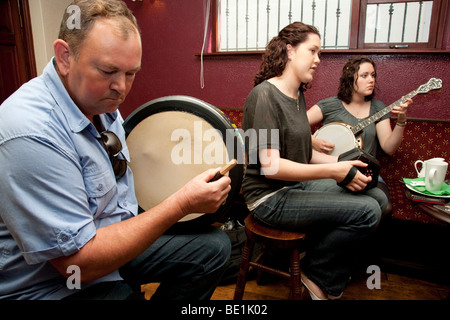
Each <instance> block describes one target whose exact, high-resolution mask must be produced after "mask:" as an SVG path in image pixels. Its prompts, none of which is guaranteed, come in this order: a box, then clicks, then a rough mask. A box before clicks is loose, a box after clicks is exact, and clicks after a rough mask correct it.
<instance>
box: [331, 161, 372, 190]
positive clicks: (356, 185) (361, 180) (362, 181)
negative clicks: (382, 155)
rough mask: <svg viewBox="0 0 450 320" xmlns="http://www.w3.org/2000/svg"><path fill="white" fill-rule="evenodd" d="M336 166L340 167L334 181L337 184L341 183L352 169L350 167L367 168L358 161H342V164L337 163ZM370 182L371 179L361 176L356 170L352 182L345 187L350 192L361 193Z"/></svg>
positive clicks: (365, 164)
mask: <svg viewBox="0 0 450 320" xmlns="http://www.w3.org/2000/svg"><path fill="white" fill-rule="evenodd" d="M337 165H338V166H340V167H341V169H340V170H339V174H338V177H337V178H336V179H335V180H336V181H337V182H341V181H343V180H344V179H345V177H346V176H347V174H348V173H349V172H350V170H351V169H352V167H367V166H368V164H367V163H364V162H362V161H360V160H354V161H342V162H338V163H337ZM370 181H372V177H367V176H365V175H364V174H362V173H361V171H359V170H358V171H357V172H356V175H355V176H354V178H353V179H352V181H350V182H349V183H348V184H347V185H346V187H347V188H348V189H349V190H350V191H361V190H363V189H364V188H365V187H366V186H367V184H368V183H369V182H370Z"/></svg>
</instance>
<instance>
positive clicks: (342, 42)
mask: <svg viewBox="0 0 450 320" xmlns="http://www.w3.org/2000/svg"><path fill="white" fill-rule="evenodd" d="M213 3H214V5H215V7H214V8H215V10H216V11H215V13H214V17H215V20H216V21H215V22H216V23H215V24H214V26H215V27H216V30H215V34H216V37H215V45H214V47H215V49H216V51H217V52H227V51H232V52H235V51H262V50H264V49H265V46H266V44H267V43H268V41H270V39H272V38H273V37H274V36H275V35H276V34H277V33H278V31H279V30H281V29H282V28H283V27H284V26H286V25H288V24H289V23H291V22H294V21H302V22H304V23H307V24H311V25H314V26H316V27H317V28H318V29H319V31H320V34H321V37H322V49H325V50H326V49H330V50H335V49H343V50H347V49H388V50H390V49H391V50H392V49H407V50H408V49H413V50H414V49H440V46H439V45H440V42H439V41H438V40H439V37H442V36H443V35H442V34H443V30H444V29H445V26H444V21H445V19H444V18H445V12H446V11H447V1H446V0H428V1H417V0H214V1H213Z"/></svg>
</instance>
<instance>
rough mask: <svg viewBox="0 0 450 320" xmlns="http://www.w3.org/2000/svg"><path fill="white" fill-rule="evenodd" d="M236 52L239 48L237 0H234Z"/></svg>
mask: <svg viewBox="0 0 450 320" xmlns="http://www.w3.org/2000/svg"><path fill="white" fill-rule="evenodd" d="M235 8H236V50H238V48H239V8H238V0H236V6H235Z"/></svg>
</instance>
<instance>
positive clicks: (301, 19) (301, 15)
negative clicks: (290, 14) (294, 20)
mask: <svg viewBox="0 0 450 320" xmlns="http://www.w3.org/2000/svg"><path fill="white" fill-rule="evenodd" d="M300 9H301V10H302V13H301V14H300V21H301V22H303V0H302V4H301V7H300Z"/></svg>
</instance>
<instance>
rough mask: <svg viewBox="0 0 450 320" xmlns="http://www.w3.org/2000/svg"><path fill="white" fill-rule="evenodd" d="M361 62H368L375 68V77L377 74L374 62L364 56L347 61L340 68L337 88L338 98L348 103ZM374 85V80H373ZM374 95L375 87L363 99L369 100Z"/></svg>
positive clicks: (350, 99) (353, 90)
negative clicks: (340, 72)
mask: <svg viewBox="0 0 450 320" xmlns="http://www.w3.org/2000/svg"><path fill="white" fill-rule="evenodd" d="M363 63H370V64H372V66H373V69H374V70H375V77H376V74H377V68H376V66H375V62H374V61H373V60H371V59H369V58H366V57H356V58H352V59H350V60H348V61H347V63H346V64H345V66H344V68H343V69H342V74H341V78H340V80H339V89H338V95H337V96H338V98H339V99H340V100H341V101H344V102H345V103H350V102H351V101H352V95H353V92H355V89H354V83H355V81H356V80H358V71H359V67H360V66H361V64H363ZM375 86H376V82H375ZM374 96H375V88H374V89H373V91H372V94H371V95H368V96H366V97H365V98H364V99H365V101H370V100H372V99H373V97H374Z"/></svg>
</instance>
